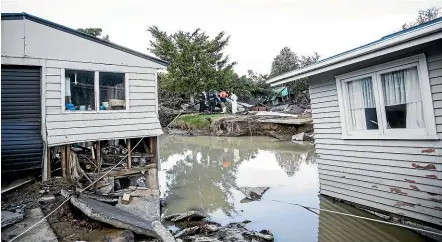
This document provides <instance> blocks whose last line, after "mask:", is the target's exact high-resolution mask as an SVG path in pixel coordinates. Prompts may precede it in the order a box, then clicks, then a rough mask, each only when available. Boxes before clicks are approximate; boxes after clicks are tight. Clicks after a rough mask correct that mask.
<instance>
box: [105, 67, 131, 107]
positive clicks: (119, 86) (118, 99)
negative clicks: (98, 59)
mask: <svg viewBox="0 0 442 242" xmlns="http://www.w3.org/2000/svg"><path fill="white" fill-rule="evenodd" d="M99 75H100V81H99V83H100V84H99V87H100V110H124V109H126V87H125V80H124V78H125V77H124V73H112V72H100V74H99Z"/></svg>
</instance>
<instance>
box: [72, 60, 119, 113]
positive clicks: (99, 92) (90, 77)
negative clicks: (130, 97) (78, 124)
mask: <svg viewBox="0 0 442 242" xmlns="http://www.w3.org/2000/svg"><path fill="white" fill-rule="evenodd" d="M64 73H65V82H64V83H63V85H64V103H63V105H64V110H65V111H66V112H78V111H86V112H87V111H96V112H97V111H106V110H127V100H126V98H127V94H126V91H127V87H126V76H125V73H114V72H98V71H82V70H68V69H65V70H64Z"/></svg>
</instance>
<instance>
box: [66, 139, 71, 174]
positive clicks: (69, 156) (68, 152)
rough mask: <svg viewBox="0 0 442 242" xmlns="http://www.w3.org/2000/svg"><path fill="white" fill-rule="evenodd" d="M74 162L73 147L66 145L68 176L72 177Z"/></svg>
mask: <svg viewBox="0 0 442 242" xmlns="http://www.w3.org/2000/svg"><path fill="white" fill-rule="evenodd" d="M71 169H72V160H71V145H70V144H68V145H66V175H68V176H70V175H71Z"/></svg>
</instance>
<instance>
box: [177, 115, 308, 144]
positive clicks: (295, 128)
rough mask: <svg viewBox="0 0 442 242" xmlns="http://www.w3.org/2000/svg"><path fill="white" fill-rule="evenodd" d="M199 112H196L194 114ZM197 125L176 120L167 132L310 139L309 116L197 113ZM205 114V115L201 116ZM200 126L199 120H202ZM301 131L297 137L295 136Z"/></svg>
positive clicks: (286, 139) (285, 139) (196, 134)
mask: <svg viewBox="0 0 442 242" xmlns="http://www.w3.org/2000/svg"><path fill="white" fill-rule="evenodd" d="M196 115H198V114H196ZM200 116H201V119H205V120H203V121H201V122H199V123H198V124H197V125H195V124H193V123H188V122H185V121H183V120H181V119H177V120H175V121H174V122H172V123H171V125H170V126H169V127H170V128H171V129H173V130H171V131H170V132H169V133H170V134H179V135H195V136H198V135H207V136H229V137H239V136H270V137H274V138H277V139H279V140H284V141H288V140H292V139H298V141H302V140H307V141H312V140H313V135H312V133H313V124H312V120H311V117H308V116H304V117H294V116H287V117H281V116H276V115H275V116H272V115H265V116H264V115H236V116H233V115H231V116H222V117H217V118H212V117H210V116H207V117H205V116H204V115H200ZM204 117H205V118H204ZM204 122H205V125H202V124H201V123H204ZM298 134H301V135H300V136H299V137H295V135H298Z"/></svg>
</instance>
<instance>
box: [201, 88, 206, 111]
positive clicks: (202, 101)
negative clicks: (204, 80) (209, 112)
mask: <svg viewBox="0 0 442 242" xmlns="http://www.w3.org/2000/svg"><path fill="white" fill-rule="evenodd" d="M206 100H207V98H206V92H205V91H203V92H201V94H200V113H204V109H206Z"/></svg>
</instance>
